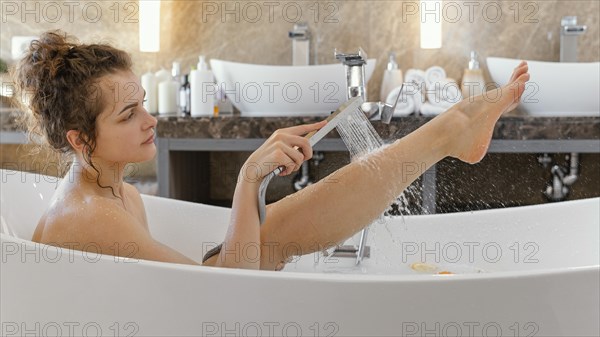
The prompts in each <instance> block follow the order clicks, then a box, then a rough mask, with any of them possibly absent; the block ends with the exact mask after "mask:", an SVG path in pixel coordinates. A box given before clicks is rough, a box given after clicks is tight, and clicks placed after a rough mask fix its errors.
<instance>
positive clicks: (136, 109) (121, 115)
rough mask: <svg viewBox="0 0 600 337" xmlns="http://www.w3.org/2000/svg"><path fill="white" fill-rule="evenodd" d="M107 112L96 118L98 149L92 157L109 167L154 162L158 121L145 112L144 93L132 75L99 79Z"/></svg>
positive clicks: (120, 72)
mask: <svg viewBox="0 0 600 337" xmlns="http://www.w3.org/2000/svg"><path fill="white" fill-rule="evenodd" d="M100 88H101V91H102V98H101V99H102V100H103V101H104V103H105V104H104V105H105V108H104V110H103V111H102V113H100V115H98V117H97V118H96V131H97V135H96V149H95V150H94V152H93V154H92V157H93V158H94V159H96V158H99V159H101V160H104V161H107V162H110V163H123V164H127V163H137V162H142V161H147V160H150V159H152V158H154V155H155V154H156V146H155V145H154V128H155V127H156V118H154V117H153V116H151V115H150V114H149V113H148V112H147V111H146V109H144V106H143V101H144V96H145V92H144V89H143V88H142V86H141V84H140V81H139V79H138V78H137V76H135V74H134V73H133V72H131V71H119V72H116V73H114V74H109V75H106V76H104V77H102V78H101V79H100Z"/></svg>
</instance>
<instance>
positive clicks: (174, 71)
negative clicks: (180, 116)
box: [171, 61, 182, 112]
mask: <svg viewBox="0 0 600 337" xmlns="http://www.w3.org/2000/svg"><path fill="white" fill-rule="evenodd" d="M171 77H172V78H173V82H175V84H176V85H177V90H176V92H177V93H176V95H175V101H176V102H177V112H182V111H181V100H180V97H179V96H180V95H179V89H180V87H181V63H179V62H178V61H173V68H171Z"/></svg>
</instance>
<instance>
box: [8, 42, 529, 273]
mask: <svg viewBox="0 0 600 337" xmlns="http://www.w3.org/2000/svg"><path fill="white" fill-rule="evenodd" d="M527 71H528V68H527V64H526V63H524V62H523V63H521V64H520V65H519V66H518V67H517V68H516V69H515V70H514V73H513V75H512V78H511V80H510V83H509V84H508V85H506V86H505V87H502V88H499V89H496V91H497V92H496V93H488V97H497V99H495V102H489V101H486V100H485V99H484V97H483V96H479V97H474V98H471V99H469V100H463V101H462V102H460V103H458V104H456V105H455V106H453V107H452V108H450V109H449V110H448V111H446V112H445V113H443V114H441V115H439V116H437V117H436V118H434V119H433V120H431V121H430V122H428V123H427V124H425V125H423V126H422V127H420V128H419V129H418V130H416V131H414V132H413V133H411V134H409V135H407V136H406V137H404V138H402V139H399V140H397V141H395V142H394V143H392V144H390V145H389V146H386V147H385V148H384V149H382V150H380V151H376V152H375V153H372V154H370V155H367V156H365V157H364V158H362V159H361V160H358V161H356V162H353V163H351V164H349V165H347V166H344V167H342V168H341V169H339V170H338V171H336V172H335V173H334V174H335V175H334V176H333V178H332V179H324V181H321V182H318V183H316V184H313V185H310V186H308V187H306V188H305V189H303V190H301V191H299V192H297V193H295V194H294V195H293V197H288V198H284V199H282V200H280V201H278V202H275V203H273V204H271V205H269V206H268V207H267V217H266V222H265V223H264V224H263V225H262V226H260V225H259V216H258V205H257V193H258V187H259V184H260V182H261V180H262V178H263V177H264V176H265V175H266V174H267V173H268V172H270V171H271V170H272V169H273V168H274V167H275V166H279V165H285V167H286V170H285V171H284V172H283V173H282V174H281V175H284V176H285V175H289V174H291V173H292V172H294V171H297V170H298V169H299V167H300V165H301V164H302V163H303V162H304V161H305V160H308V159H310V158H311V156H312V149H311V147H310V146H309V143H308V141H307V140H306V139H305V138H304V137H303V135H305V134H307V133H308V132H310V131H313V130H317V129H319V128H321V127H323V125H325V124H324V123H326V122H324V121H323V122H319V123H315V124H308V125H299V126H294V127H290V128H285V129H280V130H277V131H275V132H274V133H273V134H272V135H271V136H270V137H269V138H268V139H267V140H266V141H265V142H264V144H262V145H261V146H260V147H259V148H258V149H257V150H256V151H255V152H254V153H252V154H251V155H250V157H249V158H248V160H247V161H246V162H245V164H244V165H243V167H242V169H241V171H240V175H239V179H238V183H237V186H236V189H235V194H234V198H233V206H232V211H231V219H230V223H229V229H228V231H227V234H226V236H225V240H224V243H223V245H222V248H221V249H220V251H219V249H215V250H213V251H211V252H209V253H208V254H207V256H205V259H204V260H205V261H203V264H204V265H210V266H222V267H236V268H250V269H268V270H278V269H281V268H282V267H283V266H284V264H285V262H286V261H288V260H289V259H290V258H292V257H293V256H294V255H298V254H307V253H311V252H315V251H320V250H323V249H325V248H328V247H330V246H332V245H334V244H336V243H339V242H343V240H345V239H347V238H348V237H350V236H351V235H353V234H354V233H356V232H357V231H359V230H361V229H362V228H364V227H365V226H367V225H368V224H370V223H371V222H372V221H374V220H375V219H376V218H377V217H378V216H379V215H380V214H381V213H382V212H383V211H384V210H385V209H386V208H387V207H388V205H389V204H390V203H391V202H392V201H393V200H394V198H395V197H396V196H398V195H399V194H400V193H401V192H402V191H403V190H404V189H405V188H406V187H407V186H408V185H410V183H411V182H413V181H414V180H415V179H416V178H418V176H419V175H420V174H422V173H423V172H418V173H414V174H411V173H409V172H403V171H402V169H401V168H402V167H403V165H402V164H403V163H419V167H422V168H423V170H425V169H427V168H429V167H430V166H432V165H433V164H435V163H437V162H438V161H440V160H441V159H443V158H445V157H448V156H450V157H454V158H458V159H460V160H462V161H465V162H468V163H476V162H478V161H480V160H481V159H482V158H483V156H484V155H485V154H486V151H487V148H488V146H489V143H490V139H491V136H492V131H493V129H494V125H495V123H496V121H497V120H498V118H500V116H501V115H502V114H503V113H504V112H507V111H509V110H512V109H514V108H515V107H516V106H517V104H518V102H519V99H520V97H521V95H522V93H523V91H524V87H525V82H526V81H528V80H529V74H528V73H527ZM14 78H15V82H16V84H17V90H18V91H17V93H20V94H21V95H20V96H17V97H24V98H26V100H25V101H26V103H25V105H24V106H23V109H24V111H26V112H27V117H28V127H29V130H30V132H31V133H32V134H34V135H40V136H42V137H43V139H44V140H45V141H46V142H47V143H48V144H49V145H50V146H51V147H52V148H54V149H55V150H58V151H60V152H62V153H67V154H72V156H73V164H72V165H71V167H70V169H69V171H68V172H67V174H66V175H65V179H63V180H62V182H61V183H60V185H59V187H58V189H57V191H56V193H55V195H54V197H53V199H52V201H51V202H50V206H49V208H48V210H47V211H46V212H45V214H44V215H43V217H42V218H41V220H40V222H39V224H38V226H37V228H36V230H35V233H34V235H33V238H32V240H33V241H36V242H40V243H46V244H51V245H57V246H63V247H70V248H73V249H78V247H79V249H81V247H84V246H85V245H86V244H88V243H93V244H94V245H95V246H96V247H98V246H99V247H100V248H101V249H102V252H103V253H105V254H115V253H116V254H118V253H119V252H121V251H124V250H119V251H118V252H117V251H116V250H115V247H125V246H126V245H127V244H128V243H131V242H133V243H134V246H135V248H136V250H135V252H134V255H133V256H131V254H129V253H131V250H127V251H126V252H125V253H123V254H127V256H128V257H135V258H139V259H146V260H155V261H165V262H174V263H185V264H198V262H196V261H194V260H192V259H190V258H188V257H186V256H184V255H182V254H181V253H179V252H177V251H176V250H175V249H173V248H171V247H168V246H166V245H164V244H162V243H160V242H158V241H156V240H154V239H153V238H152V234H151V233H150V231H149V230H148V223H147V219H146V212H145V210H144V205H143V203H142V199H141V198H140V194H139V193H138V192H137V190H136V189H135V188H134V187H133V186H131V185H129V184H127V183H125V182H123V175H124V169H125V165H126V164H127V163H135V162H143V161H147V160H150V159H152V158H153V157H154V156H155V154H156V147H155V145H154V137H155V127H156V123H157V121H156V118H154V117H153V116H151V115H150V114H148V112H147V111H146V110H145V109H144V107H143V106H142V103H143V101H144V91H143V89H141V85H140V81H139V79H138V77H137V76H136V75H135V74H134V73H133V72H132V71H131V60H130V57H129V56H128V54H126V53H125V52H123V51H121V50H117V49H114V48H112V47H110V46H107V45H85V44H79V43H76V42H73V41H72V40H71V38H69V37H67V36H66V35H65V34H64V33H61V32H48V33H45V34H43V35H42V36H41V37H40V39H39V40H37V41H34V42H33V43H32V44H31V46H30V48H29V50H28V52H27V54H26V56H25V57H24V58H23V59H22V60H21V61H20V63H19V64H18V65H17V68H16V69H15V72H14ZM295 146H297V147H298V148H300V149H301V151H298V150H296V149H294V147H295ZM274 163H276V164H277V165H275V166H274ZM373 167H376V168H377V174H373V171H372V170H373ZM327 180H328V181H327ZM200 221H201V220H200ZM291 244H293V246H294V247H297V248H298V249H299V251H298V250H296V249H289V247H290V246H291ZM248 245H250V246H253V247H255V248H256V250H255V251H253V250H252V249H247V247H249V246H248ZM286 248H287V249H286ZM243 252H251V253H250V255H252V256H244V255H243V254H242V253H243ZM255 253H256V254H255ZM257 254H259V255H258V256H259V257H258V258H257Z"/></svg>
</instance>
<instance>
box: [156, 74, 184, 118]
mask: <svg viewBox="0 0 600 337" xmlns="http://www.w3.org/2000/svg"><path fill="white" fill-rule="evenodd" d="M178 88H179V83H177V82H175V81H174V80H173V79H168V80H166V81H162V82H160V83H159V84H158V113H159V114H170V113H177V112H178V110H179V106H177V97H178V96H179V92H178V91H177V89H178Z"/></svg>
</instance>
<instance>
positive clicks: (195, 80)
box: [190, 55, 215, 116]
mask: <svg viewBox="0 0 600 337" xmlns="http://www.w3.org/2000/svg"><path fill="white" fill-rule="evenodd" d="M190 77H191V79H190V89H191V96H192V99H191V115H192V116H213V115H214V111H215V78H214V76H213V73H212V71H210V70H209V69H208V64H206V59H205V58H204V56H203V55H201V56H200V57H199V61H198V68H197V70H194V71H192V72H191V73H190Z"/></svg>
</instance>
